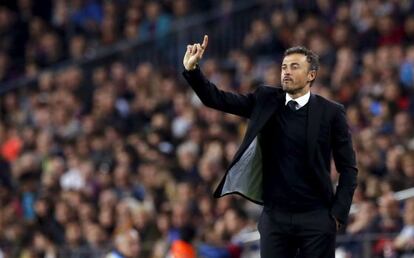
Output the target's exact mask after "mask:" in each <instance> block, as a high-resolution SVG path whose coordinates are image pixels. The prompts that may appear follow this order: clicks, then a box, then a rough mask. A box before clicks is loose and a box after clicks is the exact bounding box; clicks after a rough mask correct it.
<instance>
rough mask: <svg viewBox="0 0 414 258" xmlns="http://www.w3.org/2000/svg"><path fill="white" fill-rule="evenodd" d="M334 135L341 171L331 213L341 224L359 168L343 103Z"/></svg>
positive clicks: (336, 154) (335, 159)
mask: <svg viewBox="0 0 414 258" xmlns="http://www.w3.org/2000/svg"><path fill="white" fill-rule="evenodd" d="M332 137H333V139H332V153H333V158H334V161H335V166H336V170H337V171H338V172H339V182H338V186H337V188H336V194H335V198H334V202H333V206H332V209H331V213H332V215H333V216H335V218H336V219H337V220H338V221H339V222H340V223H341V224H345V223H346V221H347V218H348V214H349V210H350V207H351V204H352V197H353V194H354V191H355V188H356V186H357V173H358V169H357V167H356V158H355V152H354V150H353V147H352V139H351V133H350V131H349V127H348V124H347V121H346V114H345V109H344V107H343V106H342V105H341V106H340V108H339V109H338V110H337V111H336V114H335V117H334V121H333V132H332Z"/></svg>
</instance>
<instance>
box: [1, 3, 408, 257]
mask: <svg viewBox="0 0 414 258" xmlns="http://www.w3.org/2000/svg"><path fill="white" fill-rule="evenodd" d="M204 34H208V35H209V39H210V42H209V46H208V49H207V51H206V53H205V55H204V58H203V60H202V63H201V64H200V65H201V67H202V70H203V72H204V73H205V75H206V76H207V78H208V79H210V80H211V81H212V82H214V83H216V84H217V85H218V86H219V87H220V88H221V89H224V90H227V91H233V92H239V93H247V92H250V91H253V90H254V89H255V87H257V86H258V85H260V84H266V85H272V86H276V85H278V84H279V77H280V63H281V57H282V55H283V52H284V50H285V49H286V48H288V47H291V46H295V45H305V46H307V47H309V48H310V49H312V50H313V51H315V52H316V53H317V54H318V55H319V56H320V61H321V69H320V72H319V74H318V78H317V81H316V82H315V83H314V85H313V87H312V91H313V93H317V94H320V95H322V96H324V97H326V98H329V99H332V100H335V101H339V102H341V103H342V104H344V105H345V106H346V109H347V117H348V122H349V125H350V127H351V130H352V133H353V140H354V146H355V149H356V151H357V158H358V168H359V180H358V181H359V185H358V188H357V190H356V192H355V196H354V203H353V206H352V209H351V215H350V219H349V222H348V224H347V225H346V226H345V227H343V228H342V229H341V231H340V232H339V233H338V237H337V257H340V258H342V257H344V258H345V257H348V258H349V257H351V258H352V257H370V258H371V257H388V258H390V257H414V199H413V196H414V188H413V187H414V125H413V118H414V1H412V0H349V1H330V0H273V1H270V0H258V1H246V0H237V1H236V0H222V1H220V0H204V1H190V0H158V1H148V0H42V1H34V0H16V1H8V0H1V1H0V257H18V258H37V257H47V258H54V257H73V258H75V257H131V258H132V257H144V258H146V257H149V258H164V257H189V258H191V257H207V258H238V257H243V258H250V257H251V258H254V257H259V252H258V250H259V245H258V239H259V235H258V233H257V231H256V221H257V218H258V216H259V215H260V212H261V207H260V206H257V205H254V204H252V203H249V202H248V201H246V200H244V199H241V198H239V197H237V196H227V197H224V198H221V199H213V197H212V192H213V189H214V187H215V186H216V185H217V183H218V180H219V179H220V178H221V176H222V175H223V174H224V171H225V169H226V167H227V166H228V165H229V162H230V161H231V159H232V157H233V155H234V153H235V151H236V150H237V147H238V146H239V144H240V141H241V139H242V137H243V133H244V130H245V125H246V121H245V120H244V119H242V118H239V117H236V116H232V115H227V114H223V113H221V112H218V111H214V110H211V109H208V108H206V107H204V106H203V105H202V104H201V103H200V101H199V99H198V98H197V97H196V96H195V95H194V93H193V92H192V90H191V89H190V88H189V86H188V85H187V84H186V83H185V82H184V81H183V78H182V76H181V72H182V71H183V66H182V56H183V54H184V51H185V49H186V46H187V44H190V43H194V42H200V41H201V40H202V37H203V35H204ZM337 178H338V177H337V172H336V171H335V166H334V165H332V183H333V185H335V184H336V182H337Z"/></svg>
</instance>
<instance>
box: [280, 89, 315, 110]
mask: <svg viewBox="0 0 414 258" xmlns="http://www.w3.org/2000/svg"><path fill="white" fill-rule="evenodd" d="M309 98H310V91H308V92H307V93H306V94H305V95H303V96H301V97H299V98H296V99H293V98H292V97H291V96H290V95H289V94H288V93H286V100H285V106H286V105H287V103H288V102H289V100H294V101H296V102H297V103H298V107H297V109H299V108H301V107H303V106H304V105H306V104H307V103H308V101H309Z"/></svg>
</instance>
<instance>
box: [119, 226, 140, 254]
mask: <svg viewBox="0 0 414 258" xmlns="http://www.w3.org/2000/svg"><path fill="white" fill-rule="evenodd" d="M115 242H116V247H117V249H118V250H119V251H120V252H121V253H122V254H123V255H124V256H125V257H128V258H137V257H139V253H140V251H141V246H140V239H139V235H138V232H137V231H136V230H129V231H127V232H124V233H123V234H120V235H118V236H117V238H116V240H115Z"/></svg>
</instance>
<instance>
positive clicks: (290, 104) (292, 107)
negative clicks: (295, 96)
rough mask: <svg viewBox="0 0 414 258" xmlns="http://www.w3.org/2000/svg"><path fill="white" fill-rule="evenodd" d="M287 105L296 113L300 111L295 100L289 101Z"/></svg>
mask: <svg viewBox="0 0 414 258" xmlns="http://www.w3.org/2000/svg"><path fill="white" fill-rule="evenodd" d="M287 105H288V107H289V108H290V110H293V111H296V110H297V109H298V103H297V102H296V101H294V100H289V102H288V103H287Z"/></svg>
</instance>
